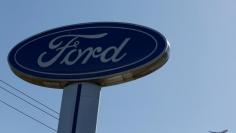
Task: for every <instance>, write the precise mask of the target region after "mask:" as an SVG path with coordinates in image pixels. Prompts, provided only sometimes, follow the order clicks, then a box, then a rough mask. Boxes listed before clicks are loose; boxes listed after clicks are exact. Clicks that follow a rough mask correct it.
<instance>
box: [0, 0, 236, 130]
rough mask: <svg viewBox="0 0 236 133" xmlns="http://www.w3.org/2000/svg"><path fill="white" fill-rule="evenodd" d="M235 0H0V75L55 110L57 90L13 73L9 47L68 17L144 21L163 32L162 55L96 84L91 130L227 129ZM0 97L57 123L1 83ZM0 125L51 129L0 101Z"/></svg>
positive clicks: (72, 20)
mask: <svg viewBox="0 0 236 133" xmlns="http://www.w3.org/2000/svg"><path fill="white" fill-rule="evenodd" d="M235 5H236V2H235V1H233V0H224V1H223V0H207V1H206V0H197V1H196V0H178V1H172V0H119V1H111V0H99V1H91V0H77V1H76V0H67V1H65V0H64V1H63V0H57V1H48V0H40V1H32V0H20V1H12V0H5V1H4V0H1V1H0V16H1V19H0V29H1V30H0V46H1V48H0V61H1V63H0V68H1V71H0V79H1V80H4V81H7V82H9V83H11V84H12V85H14V86H15V87H17V88H19V89H21V90H22V91H24V92H25V93H27V94H29V95H31V96H33V97H34V98H36V99H39V100H40V101H41V102H43V103H45V104H47V105H48V106H51V107H52V108H54V109H55V110H58V111H59V109H60V102H61V96H62V90H57V89H48V88H43V87H39V86H35V85H31V84H29V83H27V82H24V81H22V80H21V79H19V78H18V77H16V76H15V75H14V74H13V73H12V72H11V71H10V69H9V66H8V64H7V55H8V52H9V51H10V50H11V48H12V47H14V46H15V45H16V44H17V43H18V42H20V41H22V40H23V39H25V38H27V37H30V36H32V35H34V34H37V33H39V32H42V31H45V30H48V29H51V28H55V27H59V26H64V25H68V24H76V23H83V22H94V21H121V22H130V23H136V24H140V25H145V26H148V27H151V28H153V29H156V30H158V31H160V32H161V33H162V34H164V35H165V36H166V38H167V39H168V40H169V42H170V44H171V49H170V50H171V51H170V54H171V56H170V60H169V61H168V63H167V64H166V65H165V66H164V67H162V68H161V69H160V70H158V71H156V72H154V73H152V74H150V75H148V76H146V77H144V78H141V79H138V80H135V81H132V82H129V83H125V84H120V85H115V86H111V87H105V88H103V89H102V92H101V102H100V109H99V118H98V119H99V120H98V129H97V133H111V132H112V133H144V132H145V133H157V132H166V133H189V132H191V133H207V132H208V131H209V130H216V131H217V130H223V129H226V128H227V129H229V132H232V133H233V132H236V127H235V123H236V114H235V112H236V104H235V101H236V90H235V88H236V82H235V79H236V71H235V68H236V63H235V59H234V58H235V57H236V52H235V49H236V45H235V42H236V30H235V24H236V14H235V12H236V8H235ZM0 85H2V84H0ZM9 89H10V88H9ZM0 99H2V100H4V101H7V102H8V103H9V104H11V105H14V106H15V107H17V108H19V109H20V110H23V111H25V112H27V113H28V114H30V115H32V116H34V117H36V118H37V119H39V120H42V121H44V122H45V123H47V124H48V125H50V126H52V127H54V128H57V121H56V120H54V119H52V118H50V117H48V116H45V115H44V114H43V113H40V112H38V111H37V110H34V109H33V108H31V107H30V106H28V105H27V104H25V103H23V102H21V101H19V100H18V99H16V98H15V97H12V96H11V95H8V94H7V93H5V92H4V91H2V90H0ZM0 132H5V133H15V132H22V133H27V132H34V133H53V131H51V130H49V129H47V128H45V127H44V126H41V125H39V124H38V123H36V122H34V121H32V120H31V119H28V118H26V117H24V116H22V115H20V114H19V113H18V112H16V111H14V110H12V109H10V108H8V107H7V106H5V105H3V104H0Z"/></svg>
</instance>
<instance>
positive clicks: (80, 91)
mask: <svg viewBox="0 0 236 133" xmlns="http://www.w3.org/2000/svg"><path fill="white" fill-rule="evenodd" d="M100 90H101V87H100V86H98V85H95V84H91V83H75V84H72V85H69V86H67V87H65V88H64V91H63V96H62V104H61V112H60V118H59V125H58V132H57V133H95V132H96V123H97V114H98V105H99V96H100Z"/></svg>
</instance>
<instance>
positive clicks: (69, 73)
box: [8, 22, 169, 87]
mask: <svg viewBox="0 0 236 133" xmlns="http://www.w3.org/2000/svg"><path fill="white" fill-rule="evenodd" d="M168 49H169V47H168V43H167V41H166V39H165V38H164V36H162V35H161V34H160V33H159V32H157V31H155V30H152V29H150V28H147V27H144V26H140V25H135V24H127V23H116V22H98V23H84V24H77V25H70V26H65V27H60V28H56V29H52V30H49V31H46V32H43V33H40V34H38V35H35V36H33V37H30V38H29V39H26V40H24V41H22V42H20V43H19V44H18V45H16V46H15V47H14V48H13V49H12V51H11V52H10V54H9V57H8V60H9V64H10V66H11V68H12V70H13V72H14V73H16V74H17V75H18V76H20V77H21V78H23V79H25V80H27V81H30V82H32V83H35V84H39V85H43V86H49V87H53V86H58V85H55V84H56V83H58V84H60V83H62V82H63V83H64V84H63V85H62V86H64V85H66V84H68V83H69V82H81V81H90V82H96V83H98V84H100V85H112V84H116V83H121V82H125V81H129V80H133V79H136V78H139V77H141V76H143V75H146V74H148V73H150V72H152V71H154V70H156V69H157V68H159V67H160V66H162V65H163V64H164V63H165V62H166V61H167V59H168ZM50 83H51V84H50Z"/></svg>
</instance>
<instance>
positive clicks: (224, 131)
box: [209, 129, 228, 133]
mask: <svg viewBox="0 0 236 133" xmlns="http://www.w3.org/2000/svg"><path fill="white" fill-rule="evenodd" d="M209 132H210V133H226V132H228V129H226V130H223V131H221V132H212V131H209Z"/></svg>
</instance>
